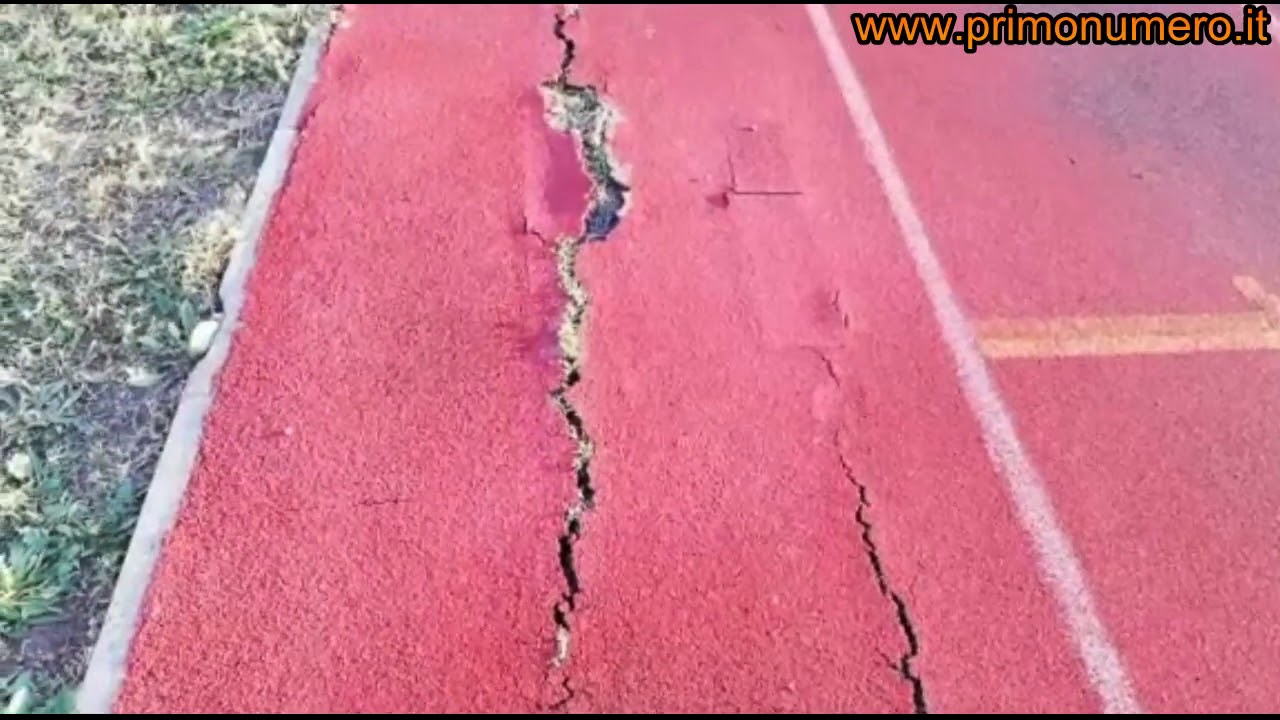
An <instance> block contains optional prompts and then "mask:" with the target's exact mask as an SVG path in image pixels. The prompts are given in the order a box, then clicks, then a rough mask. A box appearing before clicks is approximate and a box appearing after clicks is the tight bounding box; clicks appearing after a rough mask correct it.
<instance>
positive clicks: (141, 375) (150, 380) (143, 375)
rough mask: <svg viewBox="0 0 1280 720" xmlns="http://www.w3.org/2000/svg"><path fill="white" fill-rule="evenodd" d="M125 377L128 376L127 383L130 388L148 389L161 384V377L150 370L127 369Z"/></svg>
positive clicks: (140, 368)
mask: <svg viewBox="0 0 1280 720" xmlns="http://www.w3.org/2000/svg"><path fill="white" fill-rule="evenodd" d="M125 375H126V376H127V378H126V379H125V382H126V383H128V384H129V387H136V388H146V387H151V386H152V385H155V384H156V383H158V382H160V376H159V375H157V374H155V373H154V372H152V371H151V370H150V369H149V368H144V367H131V368H125Z"/></svg>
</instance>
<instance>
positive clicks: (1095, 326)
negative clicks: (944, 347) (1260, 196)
mask: <svg viewBox="0 0 1280 720" xmlns="http://www.w3.org/2000/svg"><path fill="white" fill-rule="evenodd" d="M1234 284H1235V286H1236V289H1237V290H1238V291H1239V292H1240V294H1242V295H1244V296H1245V298H1247V299H1248V300H1249V301H1250V302H1251V303H1253V304H1254V305H1256V306H1258V307H1259V309H1258V310H1253V311H1249V312H1238V313H1220V314H1188V315H1173V314H1170V315H1120V316H1111V317H1065V318H1049V319H1025V320H1019V319H1004V318H997V319H992V320H986V321H980V322H977V323H975V327H974V329H975V331H976V333H977V336H978V345H979V348H980V349H981V351H982V353H983V354H984V355H986V356H987V357H991V358H1054V357H1082V356H1114V355H1164V354H1180V353H1193V352H1210V351H1231V350H1280V298H1278V297H1277V296H1275V295H1272V294H1270V293H1268V292H1267V291H1266V289H1264V288H1263V287H1262V284H1261V283H1259V282H1258V281H1257V280H1255V279H1254V278H1251V277H1246V276H1241V277H1237V278H1234Z"/></svg>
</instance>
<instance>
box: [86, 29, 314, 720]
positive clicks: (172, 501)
mask: <svg viewBox="0 0 1280 720" xmlns="http://www.w3.org/2000/svg"><path fill="white" fill-rule="evenodd" d="M332 27H333V23H332V22H326V23H324V25H322V26H321V27H320V28H318V29H317V30H315V31H314V32H313V33H312V34H311V36H310V37H308V38H307V42H306V44H305V45H304V46H303V49H302V52H301V53H300V54H299V56H298V61H297V66H296V69H295V70H294V75H293V80H292V82H291V84H290V86H289V94H288V96H287V97H286V98H285V103H284V107H283V108H282V109H281V112H280V118H279V120H278V121H277V123H276V130H275V132H274V133H273V134H272V136H271V143H270V144H269V146H268V147H267V154H266V156H265V157H264V158H263V161H262V165H261V167H260V168H259V169H258V178H257V181H256V182H255V183H254V187H253V194H252V195H250V197H249V201H248V202H247V203H246V205H245V208H244V213H243V215H242V217H241V225H240V238H239V240H237V242H236V244H235V246H234V247H233V248H232V250H231V254H230V257H229V259H228V262H227V269H226V272H225V273H224V274H223V277H222V283H221V285H220V286H219V289H218V295H219V298H220V299H221V301H222V309H223V317H222V320H221V323H220V324H219V327H218V330H217V334H216V335H215V336H214V338H213V342H212V344H211V345H210V347H209V350H208V352H207V353H206V354H205V356H204V357H203V358H202V359H201V360H200V362H199V363H198V364H197V365H196V366H195V368H194V369H193V370H192V372H191V375H190V376H189V377H188V378H187V383H186V385H185V386H184V387H183V390H182V396H181V399H180V400H179V402H178V409H177V412H176V413H175V414H174V417H173V423H172V424H171V425H170V427H169V435H168V438H166V440H165V444H164V449H163V451H162V452H161V455H160V460H159V462H158V463H157V465H156V469H155V474H154V475H153V476H152V480H151V485H150V488H149V489H148V491H147V497H146V501H145V502H144V503H143V505H142V510H141V512H140V513H139V515H138V521H137V525H136V527H135V528H134V532H133V538H132V539H131V540H130V542H129V550H128V552H127V554H126V555H125V559H124V564H123V566H122V567H121V569H120V574H119V576H118V577H117V579H116V585H115V590H114V592H113V593H112V596H111V604H110V605H109V606H108V608H107V612H106V616H105V618H104V620H103V624H102V630H101V631H100V632H99V634H98V640H97V642H96V643H95V645H94V647H93V653H92V655H91V656H90V658H89V667H88V669H87V670H86V672H85V677H84V681H83V682H82V683H81V685H80V688H79V690H78V692H77V694H76V700H75V705H76V710H75V712H77V713H81V714H109V713H110V712H111V708H112V706H113V705H114V703H115V700H116V695H117V693H118V692H119V691H120V687H121V685H122V684H123V683H124V677H125V671H126V669H127V663H128V660H129V649H130V646H131V645H132V642H133V636H134V633H135V632H136V631H137V626H138V620H139V617H140V615H141V613H142V606H143V603H144V601H145V599H146V594H147V589H148V587H149V586H150V584H151V575H152V572H153V571H154V569H155V566H156V561H157V560H158V559H159V557H160V551H161V549H162V548H163V545H164V540H165V537H166V536H167V535H168V533H169V530H170V528H171V527H172V526H173V522H174V520H175V518H176V517H177V514H178V510H179V509H180V508H181V507H182V498H183V496H184V495H185V493H186V489H187V481H188V480H189V479H190V477H191V473H192V471H193V470H194V468H195V464H196V458H197V456H198V453H199V449H200V439H201V435H202V433H203V429H204V419H205V416H206V414H207V413H208V410H209V407H210V406H211V405H212V403H213V395H214V392H213V388H214V381H215V379H216V377H217V375H218V373H219V372H220V371H221V370H222V366H223V364H224V363H225V362H226V360H227V356H228V355H229V354H230V351H231V339H232V336H233V335H234V333H235V329H236V326H237V324H238V322H239V318H240V310H241V307H242V306H243V305H244V293H245V286H246V283H247V281H248V278H249V273H250V271H251V270H252V269H253V264H254V261H255V260H256V259H257V249H258V241H259V239H260V238H261V236H262V232H263V229H264V228H265V227H266V224H267V219H268V217H269V214H270V211H271V208H272V206H273V205H274V201H275V198H276V195H277V193H278V192H279V191H280V188H281V186H283V184H284V180H285V177H286V175H287V173H288V170H289V164H290V161H291V160H292V158H293V150H294V144H295V141H296V140H297V137H298V123H299V122H300V121H301V119H302V110H303V106H304V104H305V103H306V99H307V96H308V95H309V94H310V91H311V88H312V86H313V85H314V84H315V79H316V72H317V70H318V68H319V64H320V59H321V56H322V55H323V54H324V49H325V46H326V45H327V43H328V40H329V35H330V32H331V30H332Z"/></svg>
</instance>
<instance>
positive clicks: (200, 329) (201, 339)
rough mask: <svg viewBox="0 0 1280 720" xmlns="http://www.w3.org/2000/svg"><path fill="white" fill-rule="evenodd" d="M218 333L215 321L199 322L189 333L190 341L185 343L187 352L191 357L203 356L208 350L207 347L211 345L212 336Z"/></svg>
mask: <svg viewBox="0 0 1280 720" xmlns="http://www.w3.org/2000/svg"><path fill="white" fill-rule="evenodd" d="M217 332H218V321H217V320H201V321H200V322H199V323H197V324H196V326H195V328H194V329H193V330H192V331H191V340H190V341H189V342H188V343H187V350H188V351H189V352H190V353H191V354H192V355H203V354H205V353H206V352H208V350H209V346H210V345H212V344H213V336H214V334H216V333H217Z"/></svg>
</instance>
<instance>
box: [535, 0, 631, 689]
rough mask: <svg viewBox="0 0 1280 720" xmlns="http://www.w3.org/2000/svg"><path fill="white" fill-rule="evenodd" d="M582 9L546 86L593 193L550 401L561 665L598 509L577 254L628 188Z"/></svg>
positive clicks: (558, 28)
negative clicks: (584, 68) (554, 417)
mask: <svg viewBox="0 0 1280 720" xmlns="http://www.w3.org/2000/svg"><path fill="white" fill-rule="evenodd" d="M576 16H577V11H576V10H574V11H571V12H569V13H566V14H562V15H557V16H556V20H555V26H554V28H553V32H554V34H555V36H556V38H557V39H558V40H559V41H560V43H561V45H562V48H563V51H562V56H561V62H560V68H559V72H558V74H557V75H556V77H555V78H554V79H553V80H550V81H548V82H546V83H544V84H543V86H542V91H543V99H544V101H545V103H546V107H547V121H548V123H549V124H550V125H551V126H552V128H554V129H555V130H557V131H559V132H563V133H567V134H569V135H571V136H572V137H573V138H574V140H575V141H576V142H577V145H578V148H579V151H580V153H581V159H582V162H583V166H584V169H585V171H586V173H587V175H588V176H589V177H590V179H591V185H592V196H591V199H590V202H589V203H588V206H587V211H586V215H585V217H584V218H583V227H582V232H581V234H580V235H577V236H569V237H562V238H560V239H558V241H557V242H556V248H555V250H556V269H557V274H558V277H559V280H560V287H561V290H562V291H563V293H564V296H565V306H564V311H563V315H562V319H561V324H560V329H559V342H560V355H561V365H562V368H563V374H562V378H561V382H560V384H559V385H558V386H557V387H556V388H555V389H553V390H552V391H551V400H552V402H553V403H554V404H555V406H556V408H557V409H558V410H559V411H560V414H561V415H562V416H563V417H564V420H565V425H566V427H567V429H568V432H569V436H570V438H572V440H573V441H574V444H575V447H576V449H575V452H574V458H573V477H574V487H575V490H576V497H575V498H574V500H573V502H572V503H571V504H570V505H569V507H568V508H567V509H566V510H565V521H564V529H563V531H562V532H561V534H560V536H559V538H558V541H557V552H558V554H559V562H560V569H561V573H562V575H563V577H564V590H563V592H562V594H561V597H560V600H559V601H558V602H556V604H555V607H554V608H553V611H552V617H553V621H554V623H555V638H556V650H555V656H554V658H553V661H552V664H553V666H554V667H556V668H562V667H564V666H566V665H567V664H568V662H569V658H570V655H571V652H572V641H573V615H574V612H575V611H576V610H577V609H578V601H579V596H580V595H581V594H582V592H583V588H582V583H581V579H580V576H579V574H578V569H577V558H576V546H577V543H578V540H579V539H580V538H581V537H582V533H583V531H584V528H585V525H586V517H587V515H588V514H589V513H590V512H591V510H592V509H593V508H594V507H595V502H596V496H597V489H596V487H595V485H594V484H593V482H592V477H591V459H592V456H593V455H594V451H595V445H594V443H593V441H592V438H591V435H590V433H589V432H588V430H587V423H586V421H585V420H584V418H583V416H582V413H581V411H580V410H579V409H578V408H577V407H576V406H575V405H574V404H573V402H572V401H571V400H570V398H569V391H570V390H572V388H573V387H574V386H576V385H577V384H578V383H580V382H581V381H582V377H583V368H582V350H583V342H584V331H585V324H586V314H587V308H588V305H589V297H588V294H587V290H586V288H585V287H583V285H582V283H581V281H580V279H579V276H578V265H577V261H578V257H579V255H580V253H581V251H582V249H583V247H584V246H586V244H587V243H590V242H596V241H602V240H604V239H606V238H607V237H608V235H609V233H611V232H612V231H613V230H614V229H615V228H617V226H618V223H619V222H620V221H621V217H622V213H623V210H624V208H625V206H626V202H627V195H628V193H629V192H630V187H628V186H627V185H626V183H624V182H622V181H621V180H620V179H619V178H618V165H617V163H616V162H615V161H614V160H613V158H612V155H611V154H610V152H609V149H608V146H607V143H608V139H609V131H610V129H611V127H612V125H613V123H614V122H615V121H616V115H615V113H614V111H613V109H612V108H611V107H610V106H609V105H608V104H607V103H605V102H604V101H603V100H602V99H601V98H600V96H599V94H598V92H597V90H596V89H595V88H594V87H593V86H591V85H577V84H574V83H573V82H571V81H570V73H571V71H572V66H573V62H574V59H575V57H576V56H577V55H576V54H577V46H576V44H575V43H574V41H573V39H572V38H571V37H570V36H569V35H568V33H567V32H566V24H567V23H568V21H569V19H570V18H572V17H576ZM561 686H562V688H563V690H564V695H563V697H562V698H561V699H560V700H559V701H558V702H557V703H556V704H555V705H553V706H552V709H559V708H562V707H564V706H565V705H566V704H567V703H568V702H569V701H571V700H572V699H573V698H574V697H575V694H576V693H575V691H574V688H573V685H572V682H571V678H570V677H569V675H568V674H566V675H565V676H564V677H563V679H562V681H561Z"/></svg>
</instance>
